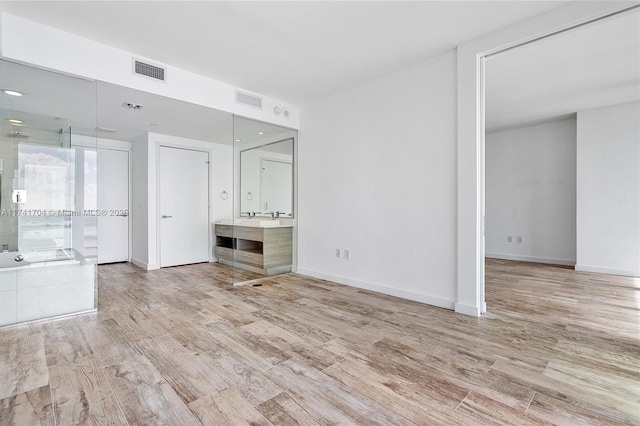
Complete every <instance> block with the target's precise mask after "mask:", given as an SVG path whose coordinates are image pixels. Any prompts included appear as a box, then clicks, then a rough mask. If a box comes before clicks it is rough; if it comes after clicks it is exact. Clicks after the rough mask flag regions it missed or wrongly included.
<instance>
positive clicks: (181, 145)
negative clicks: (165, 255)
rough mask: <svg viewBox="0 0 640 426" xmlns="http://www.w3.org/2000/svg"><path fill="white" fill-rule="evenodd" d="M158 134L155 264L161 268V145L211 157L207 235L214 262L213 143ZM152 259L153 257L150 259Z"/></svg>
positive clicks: (211, 257)
mask: <svg viewBox="0 0 640 426" xmlns="http://www.w3.org/2000/svg"><path fill="white" fill-rule="evenodd" d="M154 136H157V137H158V139H156V142H155V151H156V152H155V164H156V170H155V177H156V182H155V189H156V206H155V207H156V209H155V210H156V214H155V220H156V223H155V230H156V258H155V264H156V265H157V268H160V265H161V262H160V259H161V257H160V254H161V251H162V229H161V228H162V226H161V225H162V223H161V220H162V218H161V216H162V211H161V205H162V203H161V196H160V177H161V172H162V171H161V170H160V148H161V147H165V148H174V149H184V150H188V151H198V152H204V153H206V154H207V156H208V158H209V170H208V178H207V206H208V208H207V237H208V241H209V243H208V247H207V256H208V259H209V260H208V261H209V262H212V261H213V245H212V244H213V239H212V232H213V225H212V224H211V217H212V214H211V199H212V194H211V191H212V189H213V182H212V176H213V173H212V172H211V164H212V163H213V148H212V147H211V146H210V145H211V144H210V143H208V142H201V143H198V141H194V140H190V139H182V138H177V137H172V136H165V135H154ZM168 139H172V141H168ZM149 260H151V259H149Z"/></svg>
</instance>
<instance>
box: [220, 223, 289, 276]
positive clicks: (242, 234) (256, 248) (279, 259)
mask: <svg viewBox="0 0 640 426" xmlns="http://www.w3.org/2000/svg"><path fill="white" fill-rule="evenodd" d="M215 234H216V245H215V250H214V253H215V255H216V257H217V258H218V259H219V261H220V263H223V264H225V265H231V266H235V267H238V268H242V269H246V270H248V271H251V272H255V273H258V274H262V275H265V276H269V275H275V274H281V273H284V272H291V265H292V260H293V249H292V242H293V228H292V227H291V226H277V227H269V228H262V227H254V226H238V225H222V224H215Z"/></svg>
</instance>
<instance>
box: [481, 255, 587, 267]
mask: <svg viewBox="0 0 640 426" xmlns="http://www.w3.org/2000/svg"><path fill="white" fill-rule="evenodd" d="M484 256H485V257H488V258H491V259H504V260H519V261H522V262H535V263H548V264H550V265H564V266H574V265H575V264H576V261H575V259H574V260H571V259H554V258H549V257H535V256H521V255H518V254H502V253H485V255H484Z"/></svg>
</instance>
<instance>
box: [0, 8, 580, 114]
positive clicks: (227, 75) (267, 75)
mask: <svg viewBox="0 0 640 426" xmlns="http://www.w3.org/2000/svg"><path fill="white" fill-rule="evenodd" d="M565 3H569V2H567V1H411V2H403V1H381V2H378V1H377V2H371V1H341V2H331V1H308V2H295V1H294V2H290V1H284V2H271V1H247V2H245V1H239V2H231V1H226V2H225V1H169V2H159V1H121V2H112V1H70V2H65V1H2V2H0V9H2V10H4V11H7V12H9V13H12V14H14V15H18V16H22V17H24V18H27V19H30V20H32V21H36V22H40V23H43V24H45V25H50V26H52V27H56V28H60V29H63V30H65V31H68V32H71V33H75V34H78V35H81V36H84V37H87V38H90V39H92V40H96V41H100V42H102V43H104V44H107V45H111V46H114V47H117V48H120V49H123V50H125V51H128V52H131V53H134V54H136V55H140V56H143V57H147V58H149V59H153V60H156V61H160V62H164V63H166V64H170V65H173V66H176V67H180V68H183V69H186V70H189V71H192V72H195V73H198V74H201V75H203V76H207V77H211V78H213V79H216V80H220V81H223V82H226V83H229V84H232V85H235V86H239V87H242V88H245V89H247V90H252V91H254V92H257V93H261V94H263V95H267V96H272V97H274V98H276V99H282V100H285V101H289V102H292V103H294V104H299V105H301V104H304V103H306V102H310V101H313V100H315V99H318V98H321V97H324V96H327V95H330V94H333V93H335V92H337V91H341V90H344V89H347V88H350V87H352V86H354V85H357V84H360V83H362V82H365V81H368V80H373V79H375V78H377V77H381V76H383V75H385V74H389V73H391V72H394V71H397V70H400V69H402V68H405V67H407V66H409V65H413V64H415V63H418V62H420V61H422V60H424V59H427V58H429V57H430V56H433V55H435V54H438V53H441V52H443V51H446V50H449V49H452V48H454V47H455V46H456V45H459V44H461V43H463V42H465V41H468V40H471V39H474V38H476V37H478V36H480V35H483V34H486V33H489V32H492V31H495V30H497V29H500V28H503V27H505V26H507V25H510V24H513V23H516V22H519V21H522V20H525V19H528V18H530V17H532V16H534V15H538V14H540V13H543V12H546V11H549V10H552V9H554V8H557V7H559V6H561V5H562V4H565Z"/></svg>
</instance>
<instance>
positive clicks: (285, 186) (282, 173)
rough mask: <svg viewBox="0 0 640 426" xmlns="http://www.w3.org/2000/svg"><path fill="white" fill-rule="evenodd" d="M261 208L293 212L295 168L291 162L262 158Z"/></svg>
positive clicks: (263, 209)
mask: <svg viewBox="0 0 640 426" xmlns="http://www.w3.org/2000/svg"><path fill="white" fill-rule="evenodd" d="M261 169H262V170H261V175H260V209H261V210H262V211H273V212H285V213H291V211H292V208H291V203H292V202H293V192H292V191H293V169H292V167H291V163H287V162H284V161H278V160H270V159H267V158H262V159H261Z"/></svg>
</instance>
